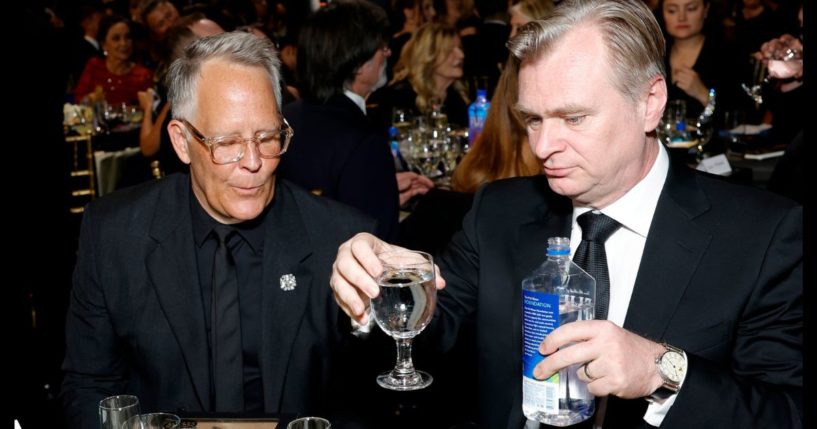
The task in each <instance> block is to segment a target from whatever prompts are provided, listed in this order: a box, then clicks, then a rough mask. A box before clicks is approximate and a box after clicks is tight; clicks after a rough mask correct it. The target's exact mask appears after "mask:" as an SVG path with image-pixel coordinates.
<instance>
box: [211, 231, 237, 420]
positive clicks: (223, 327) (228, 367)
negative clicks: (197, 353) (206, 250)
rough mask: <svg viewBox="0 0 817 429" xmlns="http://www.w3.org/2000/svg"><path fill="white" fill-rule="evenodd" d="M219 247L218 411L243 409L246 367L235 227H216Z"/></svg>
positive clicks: (215, 307)
mask: <svg viewBox="0 0 817 429" xmlns="http://www.w3.org/2000/svg"><path fill="white" fill-rule="evenodd" d="M213 233H214V234H215V236H216V239H217V240H218V247H217V248H216V254H215V257H214V258H213V297H212V304H211V308H212V318H211V326H212V329H211V331H212V336H213V338H212V354H213V356H212V364H213V386H214V387H215V394H216V395H215V406H216V409H215V411H218V412H241V411H244V366H243V362H242V353H243V350H242V346H241V316H240V313H239V307H238V278H237V277H236V271H235V262H234V261H233V256H232V253H231V252H230V247H229V242H230V240H231V239H232V240H236V239H239V238H238V237H235V235H237V234H235V230H234V229H233V228H231V227H229V226H225V225H219V226H216V227H215V228H213Z"/></svg>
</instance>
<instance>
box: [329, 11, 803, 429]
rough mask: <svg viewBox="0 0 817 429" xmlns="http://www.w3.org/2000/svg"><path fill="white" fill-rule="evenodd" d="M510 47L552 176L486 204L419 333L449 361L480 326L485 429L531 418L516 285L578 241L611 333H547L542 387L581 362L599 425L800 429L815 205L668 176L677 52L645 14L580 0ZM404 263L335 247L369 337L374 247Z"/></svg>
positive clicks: (479, 198) (538, 373) (358, 247)
mask: <svg viewBox="0 0 817 429" xmlns="http://www.w3.org/2000/svg"><path fill="white" fill-rule="evenodd" d="M510 49H511V52H512V53H513V55H515V56H516V57H517V58H518V59H519V60H520V62H521V66H520V71H519V101H518V105H517V109H518V110H519V113H520V115H521V117H522V118H523V119H524V123H525V124H526V128H527V132H528V138H529V141H530V144H531V147H532V149H533V150H534V152H535V154H536V155H537V157H538V158H539V159H540V160H541V163H542V169H543V172H544V174H543V175H542V176H540V177H533V178H517V179H509V180H504V181H499V182H495V183H493V184H490V185H488V186H486V187H484V188H483V189H481V190H480V191H479V192H478V193H477V195H476V196H475V199H474V205H473V208H472V210H471V212H470V213H469V214H468V215H467V216H466V218H465V220H464V222H463V231H462V232H461V233H459V234H458V235H456V236H455V237H454V239H453V240H452V242H451V243H450V244H449V246H448V248H447V249H446V250H445V251H444V252H443V253H442V255H440V257H439V258H438V259H437V261H438V262H439V265H440V270H441V275H442V276H441V277H443V278H444V279H445V280H442V279H439V280H438V287H439V288H443V287H444V289H443V290H442V291H441V292H440V293H439V301H438V307H437V308H438V314H437V315H436V316H437V318H436V320H435V323H434V324H433V325H432V326H429V328H428V330H429V331H431V332H430V333H429V334H424V335H426V336H427V338H431V337H436V338H438V339H439V340H440V343H441V344H442V345H443V348H445V347H449V346H450V345H451V344H452V343H453V342H454V341H455V340H456V335H457V331H458V329H459V326H460V324H461V323H462V321H463V320H464V319H465V318H466V317H469V316H472V317H475V319H476V321H477V342H478V344H477V350H479V351H480V353H479V355H478V356H477V359H478V363H479V370H480V371H479V377H480V378H479V383H480V399H481V400H480V404H479V405H480V413H481V424H482V425H483V426H485V427H491V428H498V427H508V428H519V427H521V426H522V424H523V422H524V417H523V415H522V390H523V382H522V376H521V375H522V344H523V343H522V316H521V314H522V291H521V286H520V284H521V280H522V279H523V278H524V277H525V276H527V275H528V273H530V272H532V271H533V270H534V269H535V268H536V267H537V266H538V265H539V264H540V263H541V262H542V260H543V259H544V258H545V249H546V247H547V239H548V238H549V237H570V245H571V254H573V255H574V256H575V259H576V260H577V261H579V260H580V259H582V260H583V261H586V262H584V265H583V266H584V267H585V268H586V269H587V270H588V271H592V272H594V273H595V276H596V280H597V291H596V309H595V314H596V319H604V320H585V321H577V322H574V323H569V324H565V325H563V326H560V327H558V328H556V329H555V330H553V331H552V332H551V333H550V334H548V335H547V336H546V337H545V339H544V341H542V343H541V344H540V345H539V349H538V352H539V353H540V354H541V355H542V356H543V357H544V359H543V360H542V361H541V362H539V363H538V364H537V365H536V367H535V370H534V371H533V376H534V377H535V378H537V379H539V380H542V379H546V378H548V377H550V376H551V375H553V374H554V373H556V372H557V371H559V370H561V369H563V368H566V367H568V366H570V365H581V369H580V370H579V371H578V376H579V378H580V379H581V380H582V381H584V382H585V383H587V386H588V390H589V391H590V392H591V393H592V394H593V395H595V396H596V397H597V401H596V410H597V411H596V414H595V416H594V417H593V418H591V419H590V420H588V421H587V423H588V424H591V425H593V426H595V427H602V426H604V427H615V428H636V427H645V426H648V425H649V426H661V427H666V428H690V427H802V415H803V412H802V397H801V395H802V393H801V391H802V381H803V380H802V378H803V354H802V345H803V302H802V294H803V279H802V267H803V261H802V237H803V230H802V226H803V218H802V207H800V206H798V205H796V204H795V203H794V202H792V201H789V200H786V199H783V198H779V197H776V196H774V195H771V194H768V193H765V192H762V191H758V190H755V189H751V188H745V187H739V186H734V185H731V184H729V183H727V182H725V181H723V180H721V179H717V178H713V177H710V176H708V175H705V174H701V173H698V172H696V171H693V170H691V169H689V168H687V167H686V166H683V165H675V164H672V163H671V162H670V160H669V156H668V154H667V151H666V149H665V148H664V147H663V146H662V145H661V144H660V142H659V141H658V140H657V139H656V136H655V128H656V127H657V125H658V122H659V119H660V118H661V114H662V112H663V109H664V105H665V103H666V99H667V86H666V82H665V77H664V73H663V70H662V65H661V64H662V58H663V53H664V40H663V37H662V34H661V30H660V28H659V26H658V24H657V22H656V21H655V18H654V17H653V15H652V13H651V12H650V11H649V9H648V8H647V7H646V6H645V5H644V4H643V2H641V1H640V0H567V1H565V2H562V3H561V4H560V5H559V6H558V7H557V8H556V9H555V10H554V13H553V14H552V15H551V16H550V17H548V18H546V19H543V20H540V21H535V22H534V23H532V24H529V26H527V27H525V28H524V29H523V30H522V31H521V33H520V35H519V36H517V37H516V38H515V39H513V40H512V41H511V43H510ZM608 226H609V227H610V228H609V229H608V228H606V227H608ZM602 229H607V231H605V233H604V235H606V237H594V236H593V234H594V233H595V232H598V230H602ZM392 248H394V246H390V245H388V244H386V243H384V242H382V241H380V240H377V239H376V238H374V237H372V236H371V235H368V234H360V235H358V236H356V237H355V238H353V239H352V240H350V241H348V242H347V243H344V245H343V246H341V248H340V249H339V251H338V257H337V259H336V261H335V266H334V269H335V271H334V273H333V275H332V279H331V286H332V288H333V290H334V292H335V298H336V300H337V301H338V303H339V304H340V305H341V307H342V308H343V309H344V311H345V312H346V313H347V314H349V315H350V316H351V317H352V318H353V319H354V320H356V321H357V322H359V323H365V322H367V319H368V318H369V317H368V314H367V312H366V308H367V307H368V305H367V304H368V301H369V299H371V298H372V297H375V296H377V295H378V293H379V290H378V286H377V284H376V283H375V282H374V280H372V276H374V275H377V274H379V273H380V271H381V270H382V267H381V266H380V264H379V262H378V261H377V258H376V257H375V252H379V251H383V250H387V249H392ZM591 255H592V256H591ZM591 261H595V262H591ZM435 334H436V335H435ZM500 392H504V394H502V393H500ZM533 426H534V427H537V426H538V424H536V423H535V422H534V423H533Z"/></svg>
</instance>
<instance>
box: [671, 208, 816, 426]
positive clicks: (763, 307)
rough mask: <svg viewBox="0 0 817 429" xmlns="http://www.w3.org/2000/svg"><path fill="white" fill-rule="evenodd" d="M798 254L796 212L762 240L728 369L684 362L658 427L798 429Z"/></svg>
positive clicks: (800, 249) (800, 311)
mask: <svg viewBox="0 0 817 429" xmlns="http://www.w3.org/2000/svg"><path fill="white" fill-rule="evenodd" d="M747 233H749V232H747ZM802 252H803V217H802V208H801V207H796V208H793V209H791V210H789V212H788V213H787V214H786V215H785V216H784V217H783V218H782V219H781V220H780V222H779V223H778V225H777V228H776V229H775V230H774V233H773V234H772V235H771V237H770V240H769V245H768V247H767V250H766V252H765V255H764V257H763V262H762V265H761V267H760V269H759V275H758V277H757V281H756V283H755V287H754V290H753V293H752V294H751V295H750V296H749V297H748V298H747V301H746V304H745V307H744V311H743V314H742V317H741V320H740V321H739V322H738V327H737V334H736V337H735V338H734V345H733V347H732V350H733V352H732V359H731V365H730V366H731V367H729V368H726V367H724V366H722V365H718V364H715V363H713V362H711V361H708V360H706V359H703V358H701V357H698V356H695V355H688V357H689V369H688V374H687V379H686V380H685V381H684V385H683V387H682V388H681V391H680V392H679V393H678V396H677V398H676V401H675V404H674V405H673V406H672V408H671V409H670V411H669V413H668V414H667V416H666V418H665V419H664V422H663V425H662V426H663V427H678V428H681V427H696V426H697V427H736V428H737V427H746V428H748V427H752V428H760V427H769V428H783V427H785V428H801V427H803V423H802V417H803V411H802V386H803V257H802ZM746 269H751V268H750V267H747V268H746Z"/></svg>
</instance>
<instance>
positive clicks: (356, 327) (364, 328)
mask: <svg viewBox="0 0 817 429" xmlns="http://www.w3.org/2000/svg"><path fill="white" fill-rule="evenodd" d="M349 320H350V321H351V322H352V335H354V336H356V337H358V338H366V337H368V336H369V333H371V332H372V327H374V317H373V315H372V307H369V309H368V310H367V312H366V323H365V324H360V323H357V321H356V320H355V319H349Z"/></svg>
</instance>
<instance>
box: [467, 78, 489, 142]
mask: <svg viewBox="0 0 817 429" xmlns="http://www.w3.org/2000/svg"><path fill="white" fill-rule="evenodd" d="M490 107H491V103H490V102H489V101H488V93H487V92H486V91H485V90H484V89H478V90H477V99H476V100H474V102H473V103H471V105H470V106H468V142H469V143H470V144H472V145H473V143H474V140H476V139H477V136H479V134H480V133H481V132H482V128H483V127H484V126H485V118H487V117H488V109H489V108H490Z"/></svg>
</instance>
